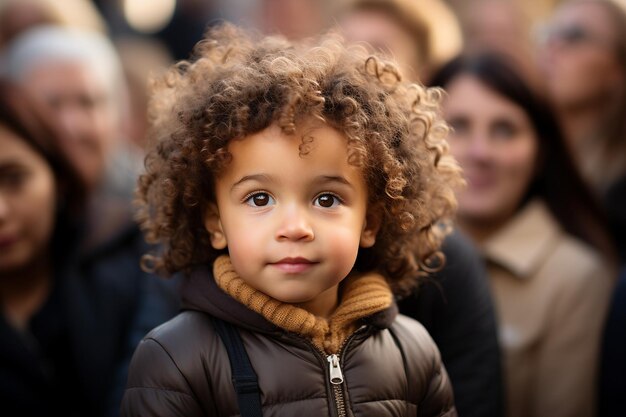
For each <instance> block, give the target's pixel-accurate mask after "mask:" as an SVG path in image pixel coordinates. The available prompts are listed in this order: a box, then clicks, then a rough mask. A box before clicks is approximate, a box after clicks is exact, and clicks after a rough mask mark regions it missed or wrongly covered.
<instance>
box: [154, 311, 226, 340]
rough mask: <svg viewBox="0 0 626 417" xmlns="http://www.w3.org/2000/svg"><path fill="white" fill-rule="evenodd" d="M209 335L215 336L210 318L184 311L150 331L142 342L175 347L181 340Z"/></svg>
mask: <svg viewBox="0 0 626 417" xmlns="http://www.w3.org/2000/svg"><path fill="white" fill-rule="evenodd" d="M211 334H215V332H214V328H213V324H212V322H211V316H209V315H208V314H206V313H203V312H200V311H194V310H184V311H181V312H180V313H178V314H177V315H176V316H174V317H172V318H171V319H170V320H168V321H166V322H165V323H163V324H161V325H159V326H157V327H155V328H154V329H152V330H151V331H150V332H149V333H148V334H146V336H145V337H144V339H143V340H144V341H146V340H154V341H156V342H157V343H159V344H161V345H163V346H164V347H165V346H170V345H175V344H176V343H177V342H180V340H181V339H182V338H184V339H186V340H187V341H189V340H192V339H195V338H206V337H207V335H211Z"/></svg>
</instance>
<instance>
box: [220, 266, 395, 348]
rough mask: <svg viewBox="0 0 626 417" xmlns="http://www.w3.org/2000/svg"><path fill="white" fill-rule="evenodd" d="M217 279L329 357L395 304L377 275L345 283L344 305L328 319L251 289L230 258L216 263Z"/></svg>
mask: <svg viewBox="0 0 626 417" xmlns="http://www.w3.org/2000/svg"><path fill="white" fill-rule="evenodd" d="M213 276H214V277H215V282H216V283H217V285H218V286H219V287H220V288H221V289H222V290H223V291H224V292H226V293H227V294H228V295H230V296H231V297H233V298H234V299H235V300H237V301H239V302H240V303H242V304H243V305H245V306H246V307H248V308H249V309H251V310H252V311H255V312H257V313H259V314H261V315H262V316H263V317H265V318H266V319H267V320H268V321H269V322H271V323H273V324H275V325H276V326H278V327H280V328H282V329H284V330H287V331H289V332H293V333H297V334H299V335H302V336H304V337H306V338H308V339H310V340H311V341H312V343H313V344H314V345H315V346H317V347H318V348H319V349H320V350H322V351H324V352H326V353H327V354H333V353H338V352H339V349H340V348H341V346H342V344H343V342H344V341H345V340H346V339H347V338H348V337H349V336H350V335H351V334H352V333H354V332H355V331H356V329H357V328H358V325H359V323H358V321H359V320H360V319H362V318H365V317H367V316H370V315H372V314H374V313H377V312H379V311H382V310H385V309H387V308H389V307H390V306H391V304H392V303H393V294H392V292H391V289H390V287H389V284H387V281H386V280H385V278H384V277H383V276H382V275H380V274H377V273H374V272H370V273H366V274H363V275H359V276H349V277H348V278H346V279H345V280H344V282H343V283H342V297H341V300H340V303H339V305H338V306H337V308H336V309H335V311H334V312H333V313H332V315H331V316H330V317H329V318H328V319H326V318H323V317H317V316H315V315H313V314H311V313H309V312H308V311H306V310H305V309H303V308H301V307H298V306H297V305H294V304H289V303H284V302H282V301H279V300H276V299H274V298H272V297H270V296H268V295H267V294H265V293H263V292H261V291H259V290H257V289H255V288H253V287H251V286H250V285H249V284H248V283H246V282H245V281H244V280H243V279H242V278H241V277H240V276H239V275H238V274H237V272H235V270H234V268H233V265H232V263H231V262H230V258H229V257H228V256H227V255H222V256H220V257H219V258H217V259H216V260H215V262H214V264H213Z"/></svg>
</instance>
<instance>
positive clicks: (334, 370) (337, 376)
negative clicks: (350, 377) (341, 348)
mask: <svg viewBox="0 0 626 417" xmlns="http://www.w3.org/2000/svg"><path fill="white" fill-rule="evenodd" d="M326 360H327V361H328V364H329V368H330V383H331V384H335V385H339V384H341V383H342V382H343V374H342V373H341V368H340V367H339V356H337V355H335V354H332V355H330V356H327V357H326Z"/></svg>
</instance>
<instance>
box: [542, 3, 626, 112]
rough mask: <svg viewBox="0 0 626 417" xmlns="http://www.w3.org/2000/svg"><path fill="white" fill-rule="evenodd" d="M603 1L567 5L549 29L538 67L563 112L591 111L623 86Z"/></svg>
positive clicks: (613, 34) (612, 30)
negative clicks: (582, 109) (586, 108)
mask: <svg viewBox="0 0 626 417" xmlns="http://www.w3.org/2000/svg"><path fill="white" fill-rule="evenodd" d="M599 3H600V2H598V4H595V3H594V2H581V3H576V2H574V3H570V4H566V5H565V6H563V7H561V8H560V9H558V10H557V12H556V14H555V15H554V16H553V19H552V21H551V23H550V24H549V26H548V27H547V28H546V32H545V38H544V39H543V44H542V47H541V49H540V54H539V66H540V70H541V71H542V73H543V75H544V77H545V82H546V87H547V89H548V93H549V95H550V96H551V98H552V99H553V101H554V103H555V105H556V106H557V107H558V108H560V109H568V108H577V107H583V106H584V107H587V106H589V105H590V104H594V103H598V102H602V101H604V100H606V99H607V98H608V97H610V96H611V94H612V93H613V92H615V91H616V89H617V90H619V89H621V88H623V84H624V80H623V79H622V72H623V69H621V66H620V63H619V59H618V55H617V42H618V39H617V30H616V28H615V24H616V23H615V21H614V20H613V19H612V17H611V16H610V14H609V13H610V12H609V10H608V9H607V8H605V7H603V6H602V4H599Z"/></svg>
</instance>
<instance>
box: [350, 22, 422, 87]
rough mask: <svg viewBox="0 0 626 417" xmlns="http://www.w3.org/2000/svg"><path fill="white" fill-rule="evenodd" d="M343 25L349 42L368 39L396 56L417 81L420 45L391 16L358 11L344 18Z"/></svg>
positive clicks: (404, 71)
mask: <svg viewBox="0 0 626 417" xmlns="http://www.w3.org/2000/svg"><path fill="white" fill-rule="evenodd" d="M340 27H341V30H342V32H343V35H344V36H345V38H346V39H347V40H348V41H351V42H367V43H368V44H370V45H371V46H372V47H374V48H375V49H377V50H379V51H380V52H382V53H383V54H386V55H387V56H389V57H391V58H393V59H395V60H396V61H397V62H398V64H399V65H400V70H401V71H402V72H403V74H404V76H406V77H408V79H409V80H413V81H416V80H417V72H416V71H418V68H417V67H418V64H419V56H420V55H419V54H420V51H419V46H418V45H417V42H416V41H415V39H413V36H412V35H411V33H409V31H407V30H405V29H404V28H403V26H402V25H400V24H398V22H396V21H395V20H394V19H393V18H392V17H391V16H390V15H388V14H387V13H385V12H382V11H378V10H354V11H351V12H349V13H348V14H347V15H346V16H345V17H344V18H343V19H342V20H341V22H340Z"/></svg>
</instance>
